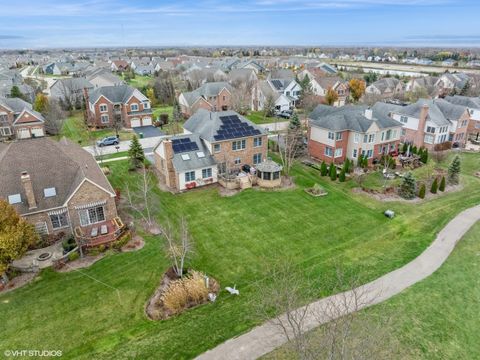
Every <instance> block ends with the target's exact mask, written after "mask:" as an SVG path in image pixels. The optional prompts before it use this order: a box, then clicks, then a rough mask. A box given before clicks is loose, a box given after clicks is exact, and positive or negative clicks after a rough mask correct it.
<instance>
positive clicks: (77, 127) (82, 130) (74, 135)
mask: <svg viewBox="0 0 480 360" xmlns="http://www.w3.org/2000/svg"><path fill="white" fill-rule="evenodd" d="M133 134H134V133H133V131H126V130H121V131H120V140H130V139H131V138H132V136H133ZM113 135H115V130H112V129H102V130H96V131H93V130H89V129H88V128H87V127H86V126H85V123H84V120H83V114H82V112H81V111H77V112H75V113H73V115H71V116H69V117H68V118H67V119H66V120H65V122H64V124H63V127H62V130H61V132H60V134H59V137H63V136H65V137H67V138H68V139H70V140H72V141H74V142H77V143H79V144H81V145H82V146H87V145H91V144H92V142H93V141H96V140H98V139H102V138H104V137H106V136H113Z"/></svg>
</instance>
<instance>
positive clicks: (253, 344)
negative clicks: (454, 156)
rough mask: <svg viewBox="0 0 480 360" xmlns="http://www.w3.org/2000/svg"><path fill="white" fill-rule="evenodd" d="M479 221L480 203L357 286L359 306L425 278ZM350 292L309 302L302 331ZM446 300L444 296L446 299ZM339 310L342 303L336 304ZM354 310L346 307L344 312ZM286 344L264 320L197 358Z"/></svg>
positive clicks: (250, 355)
mask: <svg viewBox="0 0 480 360" xmlns="http://www.w3.org/2000/svg"><path fill="white" fill-rule="evenodd" d="M478 220H480V205H479V206H475V207H473V208H470V209H467V210H465V211H463V212H461V213H460V214H459V215H457V216H456V217H455V218H454V219H453V220H451V221H450V222H449V223H448V224H447V225H446V226H445V227H444V228H443V229H442V230H441V231H440V232H439V233H438V235H437V237H436V239H435V240H434V241H433V243H432V244H431V245H430V246H429V247H428V248H427V249H426V250H425V251H424V252H423V253H422V254H420V255H419V256H418V257H417V258H415V259H414V260H413V261H411V262H409V263H408V264H406V265H405V266H403V267H401V268H399V269H397V270H394V271H392V272H390V273H388V274H386V275H384V276H382V277H380V278H378V279H376V280H374V281H372V282H370V283H368V284H365V285H362V286H360V287H359V288H358V289H356V291H357V293H362V294H365V298H363V299H362V300H363V301H362V303H363V304H364V305H361V306H360V308H364V307H368V306H371V305H374V304H378V303H380V302H383V301H385V300H387V299H389V298H391V297H392V296H394V295H397V294H398V293H400V292H401V291H403V290H405V289H406V288H408V287H409V286H412V285H413V284H415V283H417V282H419V281H421V280H423V279H425V278H427V277H428V276H430V275H431V274H432V273H434V272H435V271H436V270H437V269H438V268H439V267H440V266H441V265H442V264H443V263H444V262H445V260H447V258H448V256H449V255H450V253H451V252H452V251H453V249H454V248H455V245H456V244H457V242H458V241H459V240H460V239H461V238H462V237H463V235H465V233H466V232H467V231H468V230H469V229H470V227H472V226H473V225H474V224H475V223H476V222H477V221H478ZM353 298H354V296H353V291H347V292H345V293H343V294H337V295H333V296H329V297H327V298H324V299H321V300H318V301H316V302H314V303H311V304H310V305H309V309H308V312H307V316H306V320H305V330H307V331H308V330H311V329H314V328H316V327H318V326H320V325H322V324H324V323H325V322H326V320H325V319H319V316H318V314H320V313H324V311H322V309H325V308H327V306H329V304H331V303H332V302H333V303H337V304H340V303H341V302H342V301H344V300H345V299H348V300H353ZM447 300H448V299H446V301H447ZM339 309H343V306H341V305H339ZM351 311H353V310H348V311H347V310H345V311H344V312H343V314H339V316H340V315H345V314H347V313H349V312H351ZM285 343H286V338H285V336H284V335H283V334H282V333H280V331H279V329H278V327H277V326H275V325H273V324H271V323H269V322H267V323H265V324H264V325H260V326H257V327H256V328H254V329H252V330H251V331H249V332H248V333H246V334H244V335H241V336H238V337H236V338H233V339H230V340H227V341H226V342H224V343H223V344H221V345H219V346H217V347H216V348H214V349H212V350H210V351H207V352H206V353H204V354H202V355H200V356H198V357H197V359H199V360H220V359H230V360H235V359H238V360H246V359H257V358H259V357H261V356H263V355H265V354H268V353H269V352H271V351H273V350H275V349H276V348H278V347H280V346H282V345H283V344H285Z"/></svg>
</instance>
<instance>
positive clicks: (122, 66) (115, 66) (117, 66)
mask: <svg viewBox="0 0 480 360" xmlns="http://www.w3.org/2000/svg"><path fill="white" fill-rule="evenodd" d="M110 69H111V70H112V71H118V72H124V71H127V70H129V69H130V66H129V65H128V62H126V61H125V60H113V61H112V63H111V64H110Z"/></svg>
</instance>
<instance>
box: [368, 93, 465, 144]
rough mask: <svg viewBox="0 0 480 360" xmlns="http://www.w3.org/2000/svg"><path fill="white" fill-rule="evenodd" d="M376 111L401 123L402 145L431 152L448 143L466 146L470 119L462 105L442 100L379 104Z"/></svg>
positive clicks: (376, 105)
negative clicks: (406, 144) (404, 103)
mask: <svg viewBox="0 0 480 360" xmlns="http://www.w3.org/2000/svg"><path fill="white" fill-rule="evenodd" d="M373 110H374V112H375V113H378V114H382V115H385V116H390V117H391V118H392V119H395V120H397V121H399V122H400V123H402V134H401V140H402V142H408V143H411V144H413V145H414V146H416V147H425V148H427V149H429V150H432V149H435V147H436V145H438V144H443V143H446V142H452V143H456V144H457V145H458V146H460V147H463V146H465V143H466V140H467V129H468V123H469V119H470V118H469V113H468V110H467V109H466V108H464V107H462V106H459V105H454V104H451V103H449V102H448V101H445V100H443V99H435V100H428V99H420V100H418V101H417V102H416V103H414V104H411V105H407V106H401V105H394V104H386V103H381V102H378V103H376V104H375V105H374V106H373Z"/></svg>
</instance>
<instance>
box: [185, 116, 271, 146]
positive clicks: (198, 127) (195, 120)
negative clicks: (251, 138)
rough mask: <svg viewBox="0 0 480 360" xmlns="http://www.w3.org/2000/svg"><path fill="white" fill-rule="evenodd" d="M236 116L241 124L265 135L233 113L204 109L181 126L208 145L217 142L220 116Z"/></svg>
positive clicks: (259, 128)
mask: <svg viewBox="0 0 480 360" xmlns="http://www.w3.org/2000/svg"><path fill="white" fill-rule="evenodd" d="M231 115H237V116H238V117H239V118H240V120H241V121H242V122H243V123H247V124H248V125H250V126H253V128H254V129H257V130H259V131H260V133H261V134H263V135H264V134H266V131H265V129H263V128H262V127H260V126H258V125H256V124H254V123H253V122H251V121H250V120H248V119H247V118H245V117H243V116H242V115H240V114H238V113H236V112H235V111H231V110H229V111H219V112H213V111H208V110H205V109H198V110H197V112H195V114H193V115H192V116H191V117H190V118H189V119H188V120H187V121H186V122H185V124H184V125H183V127H184V129H186V130H188V131H190V132H191V133H193V134H198V135H200V137H201V138H202V139H204V140H206V141H208V142H210V143H214V142H217V140H215V138H214V136H215V135H216V134H217V131H218V129H219V128H220V126H221V125H222V122H221V120H220V117H221V116H231Z"/></svg>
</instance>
